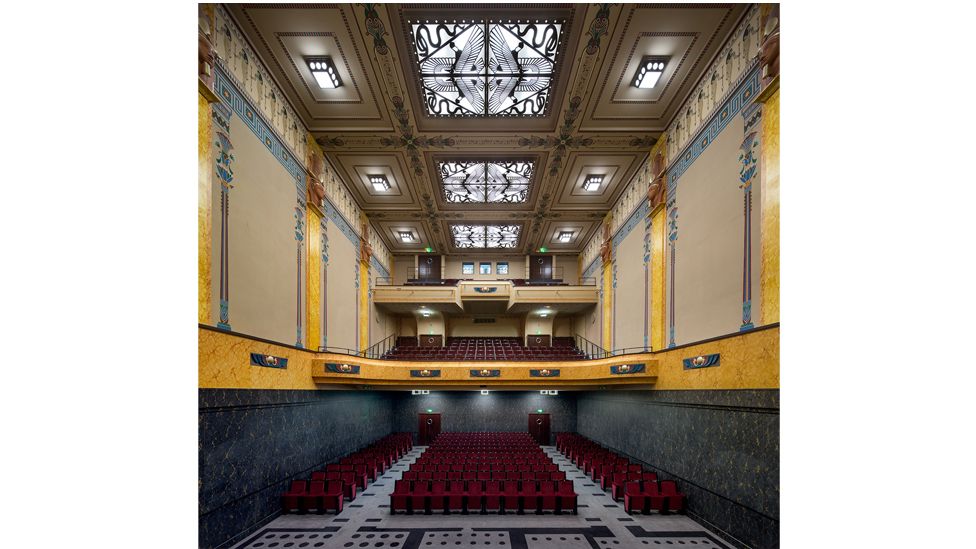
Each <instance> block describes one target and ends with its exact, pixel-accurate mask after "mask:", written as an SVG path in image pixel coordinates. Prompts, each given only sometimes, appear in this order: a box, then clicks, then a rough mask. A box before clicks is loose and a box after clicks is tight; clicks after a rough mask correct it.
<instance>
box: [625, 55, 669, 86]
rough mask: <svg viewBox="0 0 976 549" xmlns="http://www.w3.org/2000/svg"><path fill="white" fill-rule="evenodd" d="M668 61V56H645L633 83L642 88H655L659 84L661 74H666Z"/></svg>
mask: <svg viewBox="0 0 976 549" xmlns="http://www.w3.org/2000/svg"><path fill="white" fill-rule="evenodd" d="M667 63H668V59H667V58H666V57H644V58H643V59H641V64H640V66H639V67H637V73H636V74H634V81H633V83H632V85H633V86H634V87H635V88H640V89H642V90H649V89H651V88H653V87H654V86H656V85H657V81H658V80H659V79H660V78H661V75H662V74H664V67H665V66H667Z"/></svg>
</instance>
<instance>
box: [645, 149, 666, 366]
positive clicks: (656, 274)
mask: <svg viewBox="0 0 976 549" xmlns="http://www.w3.org/2000/svg"><path fill="white" fill-rule="evenodd" d="M666 155H667V134H662V135H661V137H659V138H658V140H657V142H656V143H655V144H654V147H653V148H651V153H650V157H651V158H652V160H651V175H652V177H653V179H652V181H651V184H650V185H649V186H648V189H647V201H648V215H647V216H648V220H649V223H650V230H649V233H650V236H649V238H648V241H649V242H648V244H646V245H645V252H644V255H645V260H644V261H645V262H648V258H647V255H648V253H649V254H650V258H649V263H650V269H649V270H650V292H649V294H650V295H649V301H650V303H649V305H648V306H649V307H650V326H649V327H648V331H649V332H650V346H651V349H655V350H660V349H663V348H664V342H665V319H664V314H665V271H666V266H665V259H664V258H665V238H664V225H665V202H666V193H667V178H666V176H665V169H666V167H667V156H666ZM648 248H649V252H648V250H647V249H648Z"/></svg>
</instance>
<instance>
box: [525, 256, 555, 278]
mask: <svg viewBox="0 0 976 549" xmlns="http://www.w3.org/2000/svg"><path fill="white" fill-rule="evenodd" d="M529 279H531V280H552V256H551V255H533V256H531V257H530V258H529Z"/></svg>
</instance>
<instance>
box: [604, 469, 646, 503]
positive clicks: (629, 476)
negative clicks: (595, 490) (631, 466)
mask: <svg viewBox="0 0 976 549" xmlns="http://www.w3.org/2000/svg"><path fill="white" fill-rule="evenodd" d="M640 480H641V474H640V473H639V472H638V473H633V472H631V473H614V474H613V483H611V485H610V496H611V497H612V498H613V500H614V501H619V500H620V498H622V497H624V486H625V485H626V484H627V483H628V482H636V481H640Z"/></svg>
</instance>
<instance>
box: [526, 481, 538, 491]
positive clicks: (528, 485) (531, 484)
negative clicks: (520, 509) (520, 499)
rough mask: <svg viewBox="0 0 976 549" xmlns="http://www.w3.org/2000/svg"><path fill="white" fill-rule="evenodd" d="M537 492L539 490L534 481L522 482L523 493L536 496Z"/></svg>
mask: <svg viewBox="0 0 976 549" xmlns="http://www.w3.org/2000/svg"><path fill="white" fill-rule="evenodd" d="M536 492H537V490H536V486H535V482H534V481H522V493H524V494H534V493H536Z"/></svg>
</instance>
